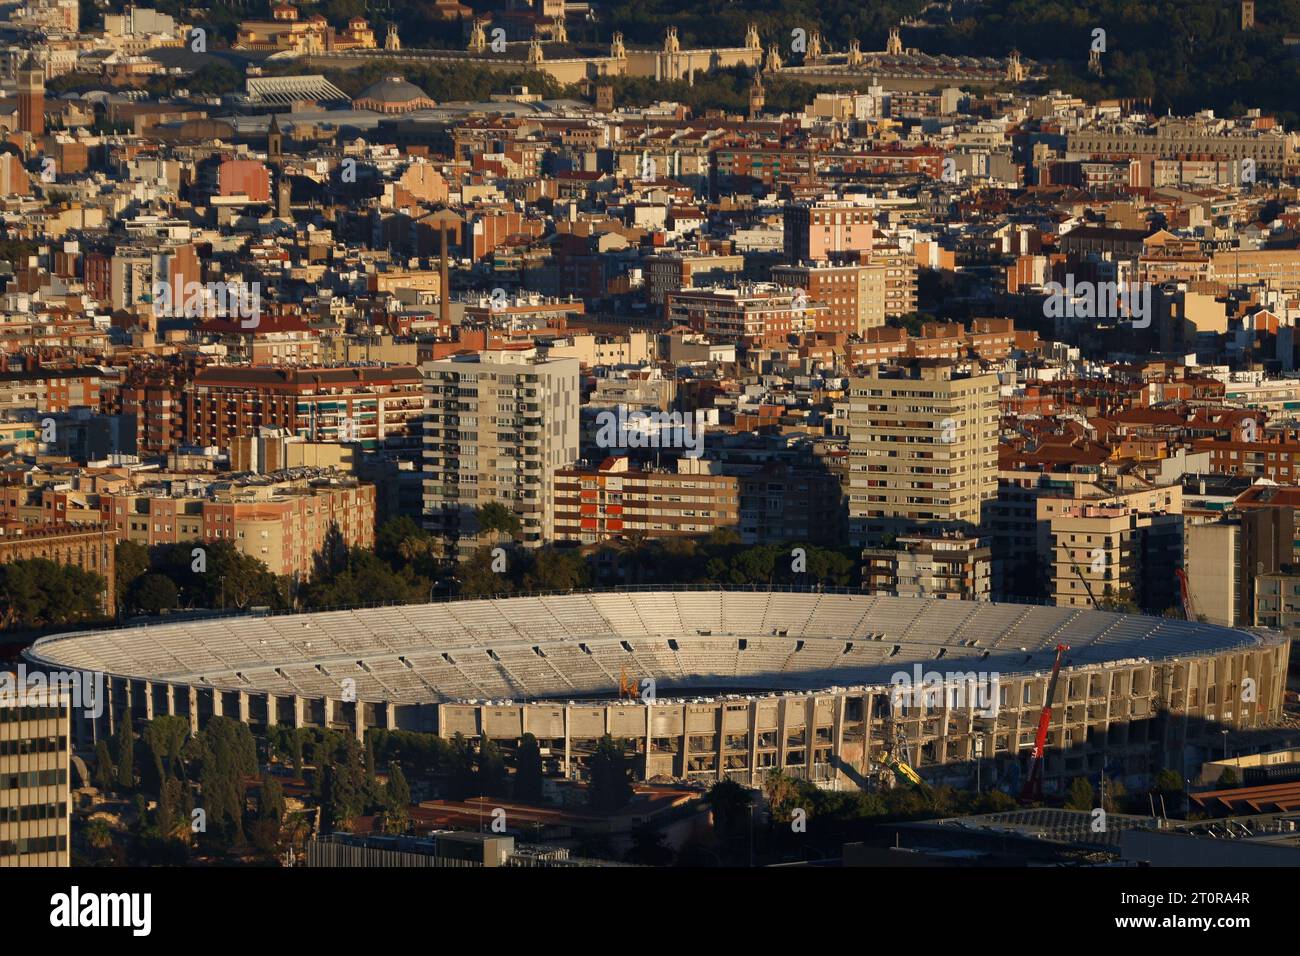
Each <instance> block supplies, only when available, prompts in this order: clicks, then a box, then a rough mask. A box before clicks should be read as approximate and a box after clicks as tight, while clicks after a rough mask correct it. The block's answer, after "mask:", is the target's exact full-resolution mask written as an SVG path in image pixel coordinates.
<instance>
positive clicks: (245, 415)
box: [185, 366, 424, 451]
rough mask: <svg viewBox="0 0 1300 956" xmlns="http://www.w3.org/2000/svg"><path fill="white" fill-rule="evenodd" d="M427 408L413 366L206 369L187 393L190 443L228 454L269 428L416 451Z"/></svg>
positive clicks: (317, 438)
mask: <svg viewBox="0 0 1300 956" xmlns="http://www.w3.org/2000/svg"><path fill="white" fill-rule="evenodd" d="M423 409H424V398H423V381H422V379H421V377H420V373H419V371H418V370H417V369H416V368H415V367H413V366H391V367H387V368H370V367H360V368H268V367H253V368H246V367H209V368H205V369H202V370H200V371H199V372H198V373H197V374H195V376H194V380H193V382H191V383H190V384H189V385H187V386H186V388H185V438H186V441H187V442H188V443H189V444H192V445H204V446H215V447H218V448H228V447H230V444H231V442H232V441H233V440H234V439H236V438H238V437H240V436H241V435H248V434H252V433H255V432H256V431H257V429H258V428H260V427H262V426H264V425H265V426H271V427H279V428H284V429H286V430H288V432H289V433H290V434H293V435H299V436H301V437H303V438H307V439H309V440H311V441H344V442H350V441H355V442H358V443H359V444H360V445H361V447H363V448H365V449H378V448H388V449H393V450H399V451H400V450H403V449H405V450H411V451H415V450H418V449H419V447H420V418H421V415H422V413H423Z"/></svg>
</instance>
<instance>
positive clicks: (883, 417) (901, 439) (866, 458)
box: [848, 359, 998, 546]
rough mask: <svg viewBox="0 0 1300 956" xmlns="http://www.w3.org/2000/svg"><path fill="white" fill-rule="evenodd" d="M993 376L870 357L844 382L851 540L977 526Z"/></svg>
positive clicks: (988, 471)
mask: <svg viewBox="0 0 1300 956" xmlns="http://www.w3.org/2000/svg"><path fill="white" fill-rule="evenodd" d="M997 445H998V377H997V375H996V374H995V373H980V372H977V371H974V370H971V369H969V368H968V367H965V366H961V365H958V364H956V363H953V362H941V361H935V360H929V359H914V360H912V361H910V362H907V363H906V364H903V365H897V366H876V367H873V368H871V369H870V371H869V373H868V374H867V375H866V376H865V377H862V378H857V377H855V378H853V379H852V380H851V381H850V385H849V489H848V491H849V494H848V497H849V541H850V543H851V544H853V545H855V546H877V545H879V544H881V543H882V541H883V539H884V538H885V537H886V536H889V535H898V534H907V533H912V532H917V531H967V532H969V531H975V530H977V529H979V528H980V526H981V523H982V521H983V518H984V510H985V509H986V508H987V507H989V505H990V503H991V502H993V501H995V500H996V498H997V493H998V472H997V463H998V462H997Z"/></svg>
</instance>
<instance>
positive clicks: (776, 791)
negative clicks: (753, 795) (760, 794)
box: [763, 769, 799, 823]
mask: <svg viewBox="0 0 1300 956" xmlns="http://www.w3.org/2000/svg"><path fill="white" fill-rule="evenodd" d="M763 791H764V793H765V794H766V795H767V805H768V807H770V808H771V816H772V819H773V820H776V821H778V822H780V823H789V822H790V810H791V809H793V807H794V805H795V802H796V801H797V800H798V799H799V781H797V780H795V779H794V778H793V777H789V776H787V775H786V774H785V773H783V772H782V771H780V770H778V769H773V770H771V771H769V772H768V775H767V778H766V779H765V780H764V781H763Z"/></svg>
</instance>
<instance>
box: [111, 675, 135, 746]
mask: <svg viewBox="0 0 1300 956" xmlns="http://www.w3.org/2000/svg"><path fill="white" fill-rule="evenodd" d="M117 720H118V723H116V724H114V725H113V733H118V732H119V730H118V728H119V726H120V724H121V721H126V723H127V725H128V726H130V724H131V682H130V681H129V680H123V681H122V706H121V708H120V709H119V710H118V712H117Z"/></svg>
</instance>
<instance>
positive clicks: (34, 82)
mask: <svg viewBox="0 0 1300 956" xmlns="http://www.w3.org/2000/svg"><path fill="white" fill-rule="evenodd" d="M18 128H19V129H20V130H22V131H23V132H24V133H31V134H32V136H34V137H35V136H43V135H44V134H45V70H44V69H43V68H42V67H41V65H40V64H39V63H37V62H36V59H35V57H33V56H32V55H31V54H30V53H28V54H27V59H26V60H25V61H24V62H23V65H22V66H21V67H19V68H18Z"/></svg>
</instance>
